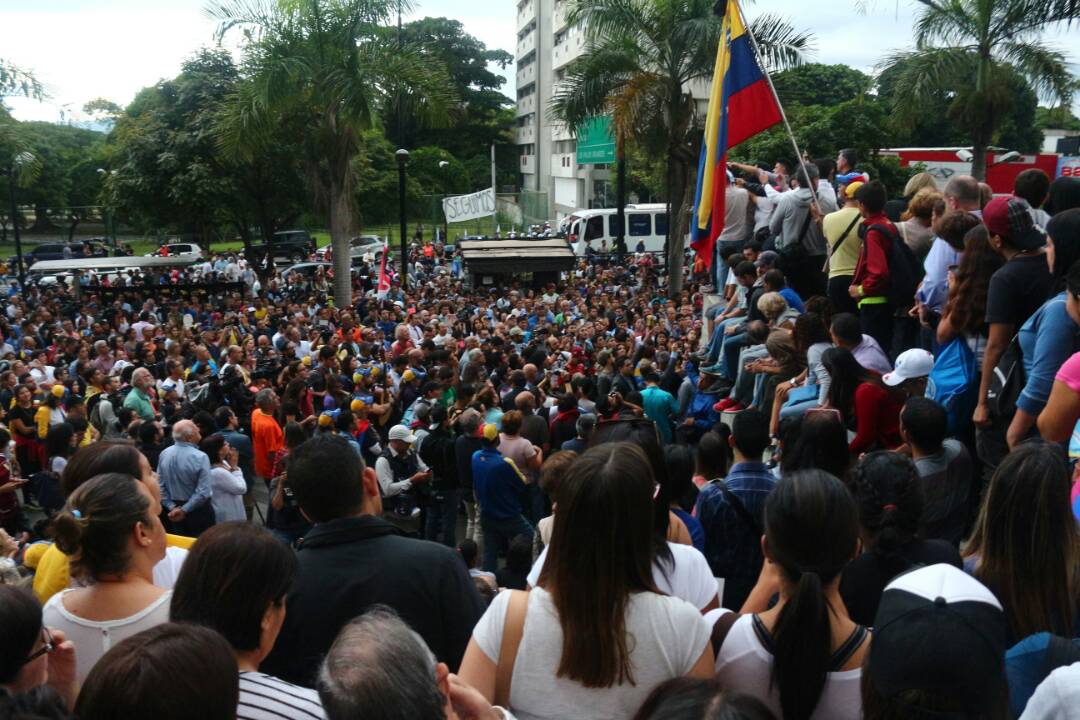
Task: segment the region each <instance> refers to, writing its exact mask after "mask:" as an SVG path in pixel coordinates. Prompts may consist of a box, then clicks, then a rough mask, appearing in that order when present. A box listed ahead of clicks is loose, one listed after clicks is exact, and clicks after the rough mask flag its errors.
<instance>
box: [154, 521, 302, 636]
mask: <svg viewBox="0 0 1080 720" xmlns="http://www.w3.org/2000/svg"><path fill="white" fill-rule="evenodd" d="M295 574H296V554H295V553H294V552H293V551H292V549H291V548H290V547H289V546H288V545H285V544H284V543H282V542H281V541H279V540H278V539H277V538H275V537H274V536H273V535H271V534H270V531H269V530H266V529H264V528H261V527H258V526H256V525H251V524H249V523H244V522H227V523H221V524H218V525H215V526H213V527H212V528H210V529H209V530H207V531H206V532H205V533H203V534H202V535H201V536H200V537H199V542H197V543H195V545H193V546H192V548H191V552H190V553H188V556H187V559H186V560H184V566H183V567H182V568H181V570H180V576H179V577H178V578H177V580H176V586H175V587H174V588H173V594H172V600H171V601H170V602H171V604H170V606H169V617H170V619H171V620H173V621H174V622H190V623H195V624H197V625H205V626H206V627H209V628H212V629H214V630H217V631H218V632H219V633H221V634H222V635H223V636H224V637H225V639H226V640H228V641H229V644H230V645H232V647H233V649H235V650H239V651H251V650H256V649H257V648H258V647H259V642H260V641H261V639H262V620H263V616H264V615H265V614H266V610H267V608H269V607H270V606H271V605H277V606H280V605H282V604H283V603H284V602H285V593H286V592H288V590H289V587H290V586H291V585H292V580H293V576H294V575H295Z"/></svg>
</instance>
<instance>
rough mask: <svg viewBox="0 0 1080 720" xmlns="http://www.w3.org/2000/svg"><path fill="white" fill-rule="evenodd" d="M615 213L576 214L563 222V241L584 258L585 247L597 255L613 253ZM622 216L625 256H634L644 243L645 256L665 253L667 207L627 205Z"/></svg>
mask: <svg viewBox="0 0 1080 720" xmlns="http://www.w3.org/2000/svg"><path fill="white" fill-rule="evenodd" d="M615 213H616V211H615V209H614V208H605V209H602V210H577V211H575V212H574V214H572V215H570V216H569V217H568V218H566V221H565V226H566V228H567V231H566V239H567V240H569V241H570V246H571V247H573V248H574V253H575V254H577V255H584V254H585V248H586V246H588V247H591V248H592V249H593V251H594V252H598V253H600V252H605V251H611V250H614V249H615V238H616V237H617V236H618V234H619V233H618V229H619V225H618V223H619V218H618V216H617V215H616V214H615ZM625 214H626V250H627V252H634V251H635V249H636V248H637V246H638V243H639V242H644V243H645V252H650V253H662V252H664V243H665V241H666V239H667V231H668V215H667V205H666V204H664V203H640V204H636V205H627V206H626V208H625Z"/></svg>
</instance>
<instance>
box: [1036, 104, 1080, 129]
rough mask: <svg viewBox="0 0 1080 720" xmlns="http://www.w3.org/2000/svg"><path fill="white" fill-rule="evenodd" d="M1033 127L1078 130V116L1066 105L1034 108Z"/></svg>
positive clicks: (1079, 121)
mask: <svg viewBox="0 0 1080 720" xmlns="http://www.w3.org/2000/svg"><path fill="white" fill-rule="evenodd" d="M1035 127H1037V128H1039V129H1040V130H1047V129H1049V128H1059V129H1061V130H1080V118H1078V117H1076V115H1074V114H1073V112H1072V110H1071V109H1070V108H1067V107H1064V106H1062V107H1055V108H1048V107H1043V106H1041V105H1040V106H1039V107H1037V108H1035Z"/></svg>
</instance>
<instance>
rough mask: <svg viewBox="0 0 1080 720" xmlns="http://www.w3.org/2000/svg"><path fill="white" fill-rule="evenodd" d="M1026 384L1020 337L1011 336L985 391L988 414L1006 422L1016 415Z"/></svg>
mask: <svg viewBox="0 0 1080 720" xmlns="http://www.w3.org/2000/svg"><path fill="white" fill-rule="evenodd" d="M1026 384H1027V373H1026V372H1025V371H1024V351H1023V348H1021V347H1020V335H1019V334H1017V335H1015V336H1013V339H1012V341H1011V342H1010V343H1009V346H1008V347H1006V348H1005V352H1003V353H1001V357H1000V358H998V361H997V365H995V366H994V371H993V373H991V375H990V388H989V389H988V390H987V391H986V404H987V405H988V406H989V407H990V414H991V415H992V416H993V417H995V418H997V419H999V420H1008V419H1010V418H1012V416H1013V415H1015V414H1016V401H1017V399H1019V397H1020V393H1021V392H1023V390H1024V385H1026Z"/></svg>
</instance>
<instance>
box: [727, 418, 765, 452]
mask: <svg viewBox="0 0 1080 720" xmlns="http://www.w3.org/2000/svg"><path fill="white" fill-rule="evenodd" d="M731 435H732V437H734V438H735V448H736V449H737V450H738V451H739V452H740V453H742V455H743V456H744V457H746V458H747V459H748V460H755V459H758V458H760V457H761V455H762V453H764V452H765V448H767V447H769V419H768V418H767V417H765V414H764V413H762V412H761V411H760V410H758V409H756V408H748V409H746V410H743V411H742V412H741V413H739V414H738V415H736V416H735V420H734V421H733V422H732V423H731Z"/></svg>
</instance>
